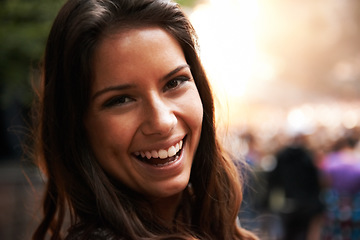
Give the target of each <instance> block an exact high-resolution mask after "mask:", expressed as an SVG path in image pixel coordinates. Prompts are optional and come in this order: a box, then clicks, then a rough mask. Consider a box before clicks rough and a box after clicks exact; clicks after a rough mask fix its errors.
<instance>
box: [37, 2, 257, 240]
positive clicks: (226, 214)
mask: <svg viewBox="0 0 360 240" xmlns="http://www.w3.org/2000/svg"><path fill="white" fill-rule="evenodd" d="M138 26H157V27H160V28H162V29H164V30H165V31H167V32H168V33H170V34H171V35H172V36H173V37H174V38H175V39H176V40H177V41H178V42H179V44H180V45H181V48H182V50H183V52H184V54H185V58H186V61H187V63H188V64H189V66H190V69H191V72H192V75H193V77H194V80H195V83H196V86H197V89H198V91H199V94H200V97H201V100H202V103H203V109H204V117H203V123H202V132H201V137H200V141H199V145H198V149H197V152H196V154H195V158H194V161H193V166H192V171H191V176H190V184H189V185H191V187H188V188H187V189H186V190H184V194H183V203H182V208H179V209H180V210H179V211H181V212H182V214H181V216H182V218H183V219H182V220H181V221H179V222H178V223H177V224H176V226H177V227H176V228H174V229H167V228H165V227H164V226H161V224H159V221H157V218H156V216H155V214H154V213H153V212H152V211H151V208H150V207H149V205H148V204H147V203H146V202H145V201H144V200H143V197H141V194H140V193H136V192H134V191H132V190H131V189H128V188H127V187H126V186H122V185H119V184H116V183H114V182H113V181H112V180H111V178H110V177H109V176H108V175H107V174H106V172H104V170H103V169H102V168H101V167H100V165H99V164H98V162H97V161H96V159H95V157H94V155H93V153H92V150H91V147H90V144H89V142H88V139H87V137H86V131H85V128H84V124H83V119H84V115H85V113H86V111H87V107H88V105H89V93H90V86H91V83H92V80H93V71H92V65H93V62H92V61H93V54H94V51H95V49H96V47H97V46H98V44H99V42H100V41H101V39H102V38H104V37H105V36H106V35H107V34H112V33H115V32H117V31H121V30H123V29H125V30H126V29H127V28H128V29H129V28H134V27H138ZM41 80H42V81H41V86H40V91H39V98H38V101H37V104H36V105H35V107H34V109H35V110H36V111H37V124H35V131H34V132H35V142H36V147H35V155H36V161H37V163H38V165H39V167H40V168H41V169H42V171H43V172H44V173H45V174H46V176H47V185H46V191H45V196H44V202H43V211H44V218H43V219H42V221H41V223H40V225H39V226H38V228H37V229H36V231H35V233H34V235H33V239H34V240H35V239H36V240H41V239H45V237H46V236H47V234H50V236H51V239H62V238H63V237H62V231H63V228H64V227H63V225H64V220H65V218H66V214H67V212H68V211H69V212H70V221H71V223H70V224H71V226H72V227H71V229H70V232H72V233H77V234H78V235H79V238H76V239H89V238H90V237H89V236H91V234H93V233H94V232H96V231H98V230H99V229H103V230H104V231H105V230H106V231H109V232H111V233H112V234H113V236H115V238H114V239H117V238H116V237H121V238H124V239H168V238H171V237H176V238H177V239H189V238H192V239H256V237H254V236H253V235H252V234H251V233H249V232H247V231H246V230H244V229H242V228H240V227H238V225H237V224H236V217H237V213H238V209H239V207H240V203H241V201H242V189H241V183H240V181H239V176H238V174H237V170H236V168H235V167H234V165H233V163H232V162H231V161H230V160H228V158H227V157H226V156H225V154H224V151H223V150H222V149H221V146H220V145H219V143H218V141H217V139H216V134H215V123H214V103H213V97H212V92H211V88H210V86H209V82H208V79H207V77H206V74H205V72H204V69H203V67H202V65H201V62H200V59H199V57H198V44H197V36H196V33H195V31H194V28H193V27H192V25H191V23H190V22H189V20H188V19H187V17H186V16H185V14H184V13H183V11H182V10H181V9H180V7H179V6H178V5H177V4H176V3H173V2H171V1H164V0H69V1H68V2H67V3H65V5H64V6H63V8H62V9H61V10H60V12H59V14H58V16H57V17H56V19H55V21H54V23H53V26H52V29H51V31H50V34H49V37H48V41H47V45H46V50H45V55H44V59H43V63H42V79H41ZM75 235H76V234H75ZM111 239H112V238H111Z"/></svg>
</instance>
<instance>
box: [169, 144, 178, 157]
mask: <svg viewBox="0 0 360 240" xmlns="http://www.w3.org/2000/svg"><path fill="white" fill-rule="evenodd" d="M167 154H168V155H169V157H172V156H175V154H176V148H175V147H174V146H171V147H170V148H169V150H168V152H167Z"/></svg>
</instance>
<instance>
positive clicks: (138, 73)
mask: <svg viewBox="0 0 360 240" xmlns="http://www.w3.org/2000/svg"><path fill="white" fill-rule="evenodd" d="M184 64H186V60H185V56H184V53H183V50H182V48H181V46H180V44H179V43H178V41H177V40H176V39H175V38H174V37H173V36H172V35H171V34H169V33H168V32H167V31H165V30H163V29H162V28H159V27H142V28H134V29H129V30H126V31H124V30H123V31H121V32H117V33H114V34H111V35H107V36H106V37H105V38H103V39H102V41H101V42H100V44H99V45H98V47H97V49H96V50H95V54H94V62H93V69H94V71H95V72H94V77H95V85H96V84H97V83H99V80H100V79H101V81H102V82H104V80H105V81H106V79H114V78H118V79H125V80H129V79H130V78H131V79H138V78H142V77H144V74H146V77H148V78H152V77H154V78H157V77H159V76H156V75H158V74H159V75H162V74H165V73H167V72H168V71H170V70H172V69H173V68H176V67H178V66H179V65H184Z"/></svg>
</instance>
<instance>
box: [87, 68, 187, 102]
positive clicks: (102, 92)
mask: <svg viewBox="0 0 360 240" xmlns="http://www.w3.org/2000/svg"><path fill="white" fill-rule="evenodd" d="M184 68H189V69H190V66H189V65H188V64H183V65H180V66H178V67H176V68H175V69H174V70H172V71H171V72H169V73H168V74H166V75H165V76H164V77H162V78H161V81H165V80H167V79H169V78H170V77H171V76H173V75H175V74H176V73H178V72H179V71H181V70H182V69H184ZM133 87H135V85H134V84H123V85H117V86H110V87H106V88H104V89H102V90H100V91H97V92H96V93H95V94H94V95H93V96H92V100H94V99H95V98H97V97H98V96H100V95H102V94H104V93H106V92H110V91H121V90H126V89H130V88H133Z"/></svg>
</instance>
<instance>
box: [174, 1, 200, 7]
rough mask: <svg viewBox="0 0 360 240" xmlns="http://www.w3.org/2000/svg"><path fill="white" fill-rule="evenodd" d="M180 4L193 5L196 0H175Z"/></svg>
mask: <svg viewBox="0 0 360 240" xmlns="http://www.w3.org/2000/svg"><path fill="white" fill-rule="evenodd" d="M176 2H177V3H179V4H180V5H181V6H184V7H194V6H195V4H196V3H197V2H198V0H176Z"/></svg>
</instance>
